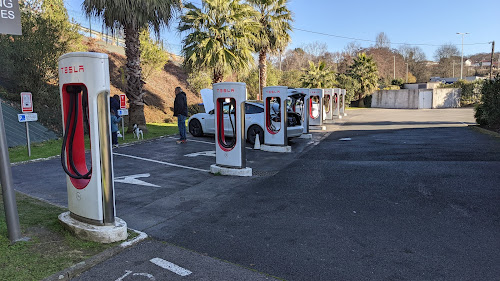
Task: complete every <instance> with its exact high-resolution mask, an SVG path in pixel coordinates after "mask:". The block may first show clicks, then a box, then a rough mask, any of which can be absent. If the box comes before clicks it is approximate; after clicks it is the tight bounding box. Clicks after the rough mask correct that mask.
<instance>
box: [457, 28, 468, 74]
mask: <svg viewBox="0 0 500 281" xmlns="http://www.w3.org/2000/svg"><path fill="white" fill-rule="evenodd" d="M457 34H459V35H462V59H461V60H460V80H462V79H463V73H464V35H466V34H469V32H457Z"/></svg>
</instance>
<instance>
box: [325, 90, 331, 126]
mask: <svg viewBox="0 0 500 281" xmlns="http://www.w3.org/2000/svg"><path fill="white" fill-rule="evenodd" d="M332 119H333V89H324V90H323V121H325V120H332Z"/></svg>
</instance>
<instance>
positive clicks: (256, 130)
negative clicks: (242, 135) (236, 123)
mask: <svg viewBox="0 0 500 281" xmlns="http://www.w3.org/2000/svg"><path fill="white" fill-rule="evenodd" d="M257 134H259V141H260V144H263V143H264V130H262V128H261V127H260V126H259V125H252V126H250V128H248V132H247V141H248V142H249V143H250V144H255V136H256V135H257Z"/></svg>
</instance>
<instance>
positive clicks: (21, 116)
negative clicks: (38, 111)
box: [17, 114, 26, 122]
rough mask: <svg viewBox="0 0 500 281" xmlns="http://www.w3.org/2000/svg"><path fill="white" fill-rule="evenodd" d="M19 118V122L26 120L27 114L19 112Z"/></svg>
mask: <svg viewBox="0 0 500 281" xmlns="http://www.w3.org/2000/svg"><path fill="white" fill-rule="evenodd" d="M17 119H18V120H19V122H26V114H18V115H17Z"/></svg>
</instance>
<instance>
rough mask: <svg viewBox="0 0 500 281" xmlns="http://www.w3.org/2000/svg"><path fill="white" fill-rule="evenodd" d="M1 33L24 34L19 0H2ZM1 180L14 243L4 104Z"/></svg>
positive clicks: (0, 134)
mask: <svg viewBox="0 0 500 281" xmlns="http://www.w3.org/2000/svg"><path fill="white" fill-rule="evenodd" d="M0 34H12V35H22V34H23V29H22V27H21V13H19V2H18V1H17V0H0ZM26 124H28V123H26ZM0 182H1V186H2V191H3V202H4V205H5V207H4V210H5V220H6V221H7V231H8V233H9V239H10V242H11V243H14V242H17V241H20V240H21V239H23V238H21V227H20V225H19V215H18V213H17V205H16V195H15V193H14V189H13V188H12V169H11V167H10V160H9V150H8V148H7V139H6V137H5V124H4V122H3V113H2V105H0Z"/></svg>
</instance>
